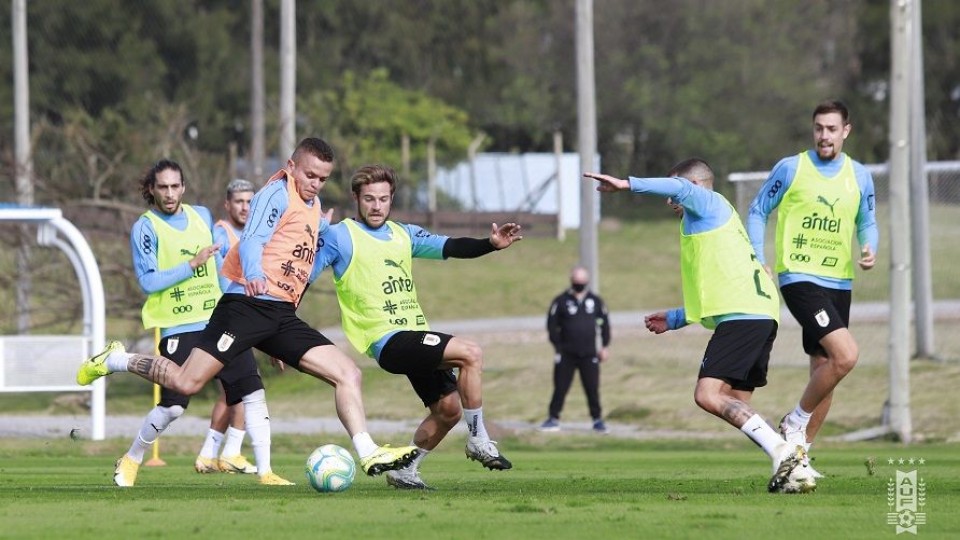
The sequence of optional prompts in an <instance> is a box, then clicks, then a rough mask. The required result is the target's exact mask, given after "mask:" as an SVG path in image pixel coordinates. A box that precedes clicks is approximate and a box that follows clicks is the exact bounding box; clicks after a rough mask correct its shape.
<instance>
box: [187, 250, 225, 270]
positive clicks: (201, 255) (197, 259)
mask: <svg viewBox="0 0 960 540" xmlns="http://www.w3.org/2000/svg"><path fill="white" fill-rule="evenodd" d="M218 251H220V244H213V245H212V246H207V247H205V248H203V249H201V250H200V251H198V252H197V254H196V255H194V256H193V258H192V259H190V268H193V269H194V270H196V269H197V268H200V267H201V266H203V265H204V264H206V262H207V259H209V258H210V257H212V256H213V254H214V253H216V252H218Z"/></svg>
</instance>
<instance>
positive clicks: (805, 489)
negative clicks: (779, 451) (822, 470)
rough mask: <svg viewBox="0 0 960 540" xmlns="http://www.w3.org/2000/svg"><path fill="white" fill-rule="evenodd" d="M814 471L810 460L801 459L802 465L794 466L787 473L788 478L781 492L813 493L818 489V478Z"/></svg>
mask: <svg viewBox="0 0 960 540" xmlns="http://www.w3.org/2000/svg"><path fill="white" fill-rule="evenodd" d="M814 472H815V471H813V469H812V468H811V467H810V465H809V461H808V460H806V459H803V460H801V462H800V465H797V466H796V467H794V469H793V470H792V471H790V474H789V475H787V479H786V481H785V482H784V483H783V486H782V487H781V490H780V491H781V493H812V492H813V491H814V490H816V489H817V479H816V477H815V476H814V474H813V473H814Z"/></svg>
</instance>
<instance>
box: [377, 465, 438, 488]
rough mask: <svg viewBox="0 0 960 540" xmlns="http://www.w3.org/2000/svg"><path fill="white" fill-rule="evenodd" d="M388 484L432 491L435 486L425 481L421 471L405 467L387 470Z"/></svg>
mask: <svg viewBox="0 0 960 540" xmlns="http://www.w3.org/2000/svg"><path fill="white" fill-rule="evenodd" d="M386 476H387V485H390V486H393V487H395V488H397V489H425V490H430V491H432V490H433V488H432V487H430V486H428V485H426V484H425V483H423V479H422V478H420V471H417V470H414V469H411V468H409V467H404V468H403V469H399V470H396V471H387V475H386Z"/></svg>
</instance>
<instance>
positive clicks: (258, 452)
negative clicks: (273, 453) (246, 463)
mask: <svg viewBox="0 0 960 540" xmlns="http://www.w3.org/2000/svg"><path fill="white" fill-rule="evenodd" d="M243 405H244V407H246V411H247V414H246V416H245V418H244V421H245V422H244V423H245V425H246V427H247V433H248V434H249V435H250V446H252V447H253V459H254V461H255V462H256V466H257V474H258V475H260V476H264V475H265V474H267V473H270V472H273V469H272V468H271V466H270V413H269V412H268V411H267V395H266V392H264V391H263V390H262V389H261V390H257V391H256V392H251V393H249V394H247V395H245V396H243ZM227 431H229V429H228V430H227Z"/></svg>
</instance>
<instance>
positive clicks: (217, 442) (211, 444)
mask: <svg viewBox="0 0 960 540" xmlns="http://www.w3.org/2000/svg"><path fill="white" fill-rule="evenodd" d="M217 389H218V390H219V391H220V392H219V396H218V397H217V401H216V403H214V404H213V410H212V411H210V429H208V430H207V437H206V438H205V439H204V440H203V446H202V447H200V454H198V455H197V459H196V460H194V462H193V468H194V470H196V471H197V472H198V473H212V472H219V471H220V467H219V465H218V463H217V456H218V455H219V454H220V447H221V446H222V445H223V437H224V434H225V433H226V432H227V426H228V425H229V412H230V409H229V407H227V398H226V394H224V392H223V383H222V382H221V381H220V380H219V379H217Z"/></svg>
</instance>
